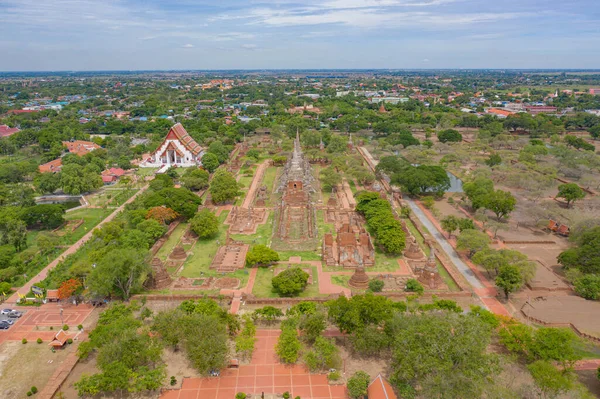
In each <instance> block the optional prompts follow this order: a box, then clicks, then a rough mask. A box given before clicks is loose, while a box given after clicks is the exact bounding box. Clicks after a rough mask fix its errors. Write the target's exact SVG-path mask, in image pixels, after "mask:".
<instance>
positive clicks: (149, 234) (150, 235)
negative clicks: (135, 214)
mask: <svg viewBox="0 0 600 399" xmlns="http://www.w3.org/2000/svg"><path fill="white" fill-rule="evenodd" d="M136 229H137V230H139V231H141V232H142V233H144V235H145V236H146V240H147V241H148V244H150V245H152V244H154V243H155V242H156V240H158V239H159V238H160V237H162V236H163V234H165V233H166V232H167V227H166V226H165V225H163V224H161V223H160V222H158V221H157V220H154V219H147V220H144V221H142V222H140V223H138V225H137V226H136Z"/></svg>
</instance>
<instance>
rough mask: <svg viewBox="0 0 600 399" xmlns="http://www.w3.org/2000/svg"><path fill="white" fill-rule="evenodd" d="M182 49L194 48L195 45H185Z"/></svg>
mask: <svg viewBox="0 0 600 399" xmlns="http://www.w3.org/2000/svg"><path fill="white" fill-rule="evenodd" d="M181 47H183V48H194V45H193V44H190V43H188V44H184V45H183V46H181Z"/></svg>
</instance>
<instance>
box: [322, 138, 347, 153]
mask: <svg viewBox="0 0 600 399" xmlns="http://www.w3.org/2000/svg"><path fill="white" fill-rule="evenodd" d="M347 148H348V139H346V138H345V137H343V136H338V135H334V136H331V138H330V139H329V143H328V144H327V152H330V153H344V152H346V150H347Z"/></svg>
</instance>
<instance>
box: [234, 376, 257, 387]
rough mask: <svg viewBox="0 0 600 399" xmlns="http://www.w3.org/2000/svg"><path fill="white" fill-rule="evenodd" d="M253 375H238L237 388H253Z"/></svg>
mask: <svg viewBox="0 0 600 399" xmlns="http://www.w3.org/2000/svg"><path fill="white" fill-rule="evenodd" d="M253 387H254V376H251V377H250V376H247V377H238V381H237V388H238V389H239V388H253Z"/></svg>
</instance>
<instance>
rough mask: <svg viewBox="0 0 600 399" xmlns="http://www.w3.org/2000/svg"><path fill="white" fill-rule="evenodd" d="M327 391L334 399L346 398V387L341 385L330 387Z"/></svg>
mask: <svg viewBox="0 0 600 399" xmlns="http://www.w3.org/2000/svg"><path fill="white" fill-rule="evenodd" d="M329 391H330V392H331V397H332V398H334V399H346V397H347V393H346V387H345V386H343V385H330V386H329Z"/></svg>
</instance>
